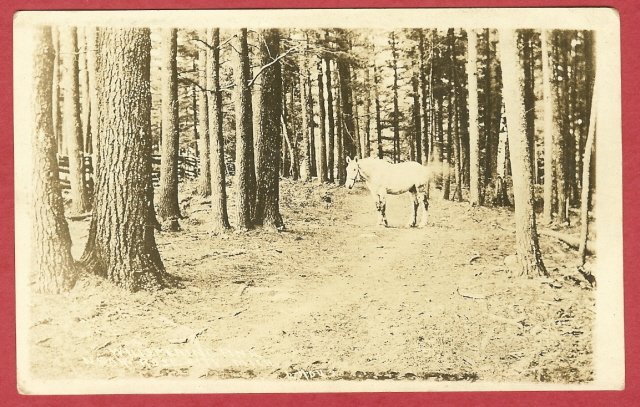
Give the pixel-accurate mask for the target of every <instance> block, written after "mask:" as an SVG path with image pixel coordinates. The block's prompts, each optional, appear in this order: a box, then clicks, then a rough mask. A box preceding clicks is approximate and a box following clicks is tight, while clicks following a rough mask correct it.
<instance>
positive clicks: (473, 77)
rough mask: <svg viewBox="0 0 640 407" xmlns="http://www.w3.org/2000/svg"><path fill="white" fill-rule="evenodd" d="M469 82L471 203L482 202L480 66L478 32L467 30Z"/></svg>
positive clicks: (477, 203) (475, 204)
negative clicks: (479, 118)
mask: <svg viewBox="0 0 640 407" xmlns="http://www.w3.org/2000/svg"><path fill="white" fill-rule="evenodd" d="M467 37H468V46H467V83H468V89H469V161H470V167H469V168H470V171H469V203H470V204H471V205H472V206H477V205H480V204H481V201H480V199H481V193H480V190H481V187H480V132H479V128H478V66H477V46H478V45H477V44H478V41H477V38H478V37H477V33H476V31H475V30H473V29H471V30H469V31H468V32H467Z"/></svg>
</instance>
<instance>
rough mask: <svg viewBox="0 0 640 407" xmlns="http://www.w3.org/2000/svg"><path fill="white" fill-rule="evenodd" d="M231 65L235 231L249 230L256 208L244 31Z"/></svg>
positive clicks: (236, 43)
mask: <svg viewBox="0 0 640 407" xmlns="http://www.w3.org/2000/svg"><path fill="white" fill-rule="evenodd" d="M236 36H237V38H236V39H235V41H234V42H235V51H234V52H233V54H234V56H235V64H234V79H235V80H234V82H235V87H234V93H235V110H236V178H237V184H236V185H237V191H236V218H237V228H238V229H239V230H247V229H250V228H251V216H252V212H253V207H254V205H255V177H256V173H255V168H254V163H253V121H252V106H251V89H250V88H249V86H248V81H249V47H248V45H247V29H246V28H242V29H240V30H239V32H238V33H237V34H236Z"/></svg>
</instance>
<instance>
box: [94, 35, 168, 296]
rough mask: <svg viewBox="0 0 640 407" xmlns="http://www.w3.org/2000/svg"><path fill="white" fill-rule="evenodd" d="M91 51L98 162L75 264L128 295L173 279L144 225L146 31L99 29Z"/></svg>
mask: <svg viewBox="0 0 640 407" xmlns="http://www.w3.org/2000/svg"><path fill="white" fill-rule="evenodd" d="M98 49H99V50H100V65H99V67H98V72H97V77H96V79H97V81H96V82H97V84H98V89H99V91H98V92H99V93H98V99H99V104H98V107H99V121H100V124H99V129H100V134H99V135H98V137H99V139H100V143H99V148H98V151H97V154H98V155H99V156H100V159H99V163H100V165H99V166H98V168H97V170H96V192H95V205H94V209H93V216H92V219H91V226H90V229H89V239H88V241H87V246H86V248H85V251H84V254H83V256H82V263H83V265H84V266H85V268H86V269H87V270H89V271H90V272H93V273H94V274H97V275H99V276H102V277H105V278H107V279H109V280H110V281H112V282H113V283H115V284H117V285H119V286H121V287H124V288H126V289H129V290H131V291H137V290H139V289H156V288H159V287H163V286H166V285H168V284H170V283H173V279H172V278H171V277H170V276H169V275H168V274H167V273H166V272H165V269H164V265H163V264H162V260H161V258H160V254H159V253H158V249H157V247H156V242H155V237H154V225H152V224H151V217H152V216H151V215H152V213H153V212H152V211H153V202H152V201H150V194H149V190H150V189H151V92H150V80H149V74H150V60H151V57H150V49H151V40H150V33H149V29H146V28H131V29H121V28H116V29H111V28H104V29H102V28H101V29H100V31H99V48H98ZM114 78H117V79H118V80H117V81H114V80H113V79H114ZM122 180H126V182H122ZM151 190H152V189H151Z"/></svg>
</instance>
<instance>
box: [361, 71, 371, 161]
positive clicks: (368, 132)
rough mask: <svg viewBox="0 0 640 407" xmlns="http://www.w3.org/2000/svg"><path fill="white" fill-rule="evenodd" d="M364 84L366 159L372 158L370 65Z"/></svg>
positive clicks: (365, 74)
mask: <svg viewBox="0 0 640 407" xmlns="http://www.w3.org/2000/svg"><path fill="white" fill-rule="evenodd" d="M364 83H365V86H366V91H365V92H366V93H365V99H364V106H365V115H366V116H365V123H364V137H365V148H364V154H363V156H364V157H370V156H371V79H370V77H369V65H368V64H367V66H366V67H365V70H364Z"/></svg>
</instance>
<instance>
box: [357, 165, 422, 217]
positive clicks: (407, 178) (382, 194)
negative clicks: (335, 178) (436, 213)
mask: <svg viewBox="0 0 640 407" xmlns="http://www.w3.org/2000/svg"><path fill="white" fill-rule="evenodd" d="M432 173H433V171H432V168H431V167H430V166H423V165H421V164H419V163H417V162H415V161H406V162H401V163H396V164H392V163H390V162H388V161H385V160H381V159H379V158H373V157H369V158H362V159H358V157H355V158H354V159H353V160H352V159H351V158H349V157H347V180H346V183H345V186H346V187H347V188H349V189H351V188H353V185H354V184H355V182H356V179H357V178H358V176H361V177H362V178H363V179H364V181H365V182H366V184H367V188H369V191H370V192H371V196H372V197H373V200H374V201H375V204H376V209H377V210H378V213H379V214H380V224H381V225H384V226H388V223H387V217H386V214H385V211H386V207H387V194H392V195H398V194H402V193H405V192H410V193H411V197H412V202H413V216H412V218H411V221H410V223H409V226H410V227H415V226H417V220H418V207H419V206H420V199H419V196H418V195H420V198H421V200H422V213H423V214H422V221H421V223H420V225H421V226H425V225H426V222H427V210H428V209H429V183H430V181H431V177H432Z"/></svg>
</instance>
